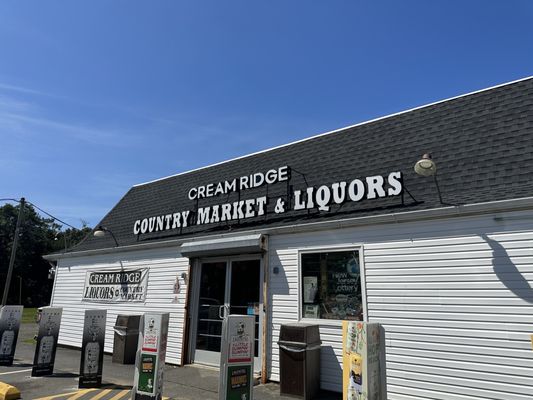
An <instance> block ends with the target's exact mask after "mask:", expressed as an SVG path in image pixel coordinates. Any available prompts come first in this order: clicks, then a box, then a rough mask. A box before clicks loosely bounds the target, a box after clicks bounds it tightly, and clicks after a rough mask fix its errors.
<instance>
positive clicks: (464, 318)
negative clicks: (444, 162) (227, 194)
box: [269, 212, 533, 400]
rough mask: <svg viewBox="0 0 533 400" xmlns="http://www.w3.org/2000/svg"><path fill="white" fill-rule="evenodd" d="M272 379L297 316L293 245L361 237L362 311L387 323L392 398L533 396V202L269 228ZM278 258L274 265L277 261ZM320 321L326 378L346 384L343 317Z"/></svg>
mask: <svg viewBox="0 0 533 400" xmlns="http://www.w3.org/2000/svg"><path fill="white" fill-rule="evenodd" d="M269 243H270V247H269V253H270V260H269V264H270V271H269V273H270V301H271V303H270V304H271V305H272V313H271V315H270V322H271V326H272V332H271V336H270V338H269V346H270V347H271V352H272V355H271V361H270V365H269V368H270V373H271V375H270V377H271V379H272V380H276V381H277V380H279V354H278V346H277V340H278V336H279V329H280V325H281V324H283V323H286V322H291V321H295V320H297V319H298V310H299V307H300V304H299V297H298V293H299V272H298V262H299V260H298V253H299V251H301V250H307V249H310V248H316V249H321V250H323V249H327V248H328V246H334V247H343V248H350V246H355V247H356V246H359V245H362V256H363V260H364V263H363V264H364V272H365V277H364V280H365V288H366V301H367V313H366V315H367V319H368V320H369V321H371V322H380V323H381V324H383V326H384V329H385V340H386V360H387V383H388V385H387V389H388V399H390V400H403V399H439V400H454V399H467V400H468V399H471V400H488V399H495V400H496V399H497V400H526V399H531V398H532V397H531V396H532V394H533V375H532V374H531V371H533V351H532V345H531V340H530V334H533V289H532V286H533V212H515V213H508V214H504V213H500V214H497V215H485V216H478V217H469V218H467V217H462V218H453V219H447V220H428V221H423V222H416V223H414V222H413V223H401V224H400V223H398V224H388V225H374V226H366V227H358V228H350V229H338V230H328V231H321V232H313V233H305V234H292V235H276V236H271V237H270V241H269ZM274 267H279V269H280V272H279V274H277V275H275V274H272V272H271V271H272V268H274ZM307 321H308V322H316V323H319V325H320V332H321V339H322V342H323V347H322V365H321V386H322V388H324V389H329V390H335V391H342V374H341V371H342V363H341V362H342V330H341V323H340V322H332V321H320V320H314V321H313V320H311V321H309V320H306V322H307Z"/></svg>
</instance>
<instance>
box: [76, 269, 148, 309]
mask: <svg viewBox="0 0 533 400" xmlns="http://www.w3.org/2000/svg"><path fill="white" fill-rule="evenodd" d="M147 286H148V268H142V269H119V270H101V271H87V273H86V274H85V286H84V287H83V295H82V298H81V300H82V301H85V302H97V303H132V302H144V301H145V300H146V289H147Z"/></svg>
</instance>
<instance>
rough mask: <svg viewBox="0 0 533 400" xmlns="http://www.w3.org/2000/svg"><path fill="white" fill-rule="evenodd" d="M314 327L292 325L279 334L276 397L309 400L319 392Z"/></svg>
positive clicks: (318, 363)
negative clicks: (289, 396)
mask: <svg viewBox="0 0 533 400" xmlns="http://www.w3.org/2000/svg"><path fill="white" fill-rule="evenodd" d="M321 343H322V342H321V341H320V332H319V330H318V325H310V324H303V323H292V324H285V325H282V326H281V330H280V333H279V341H278V346H279V364H280V365H279V368H280V394H282V395H283V394H286V395H291V396H299V397H302V398H303V399H306V400H310V399H312V398H314V397H315V396H316V394H317V393H318V391H319V389H320V344H321Z"/></svg>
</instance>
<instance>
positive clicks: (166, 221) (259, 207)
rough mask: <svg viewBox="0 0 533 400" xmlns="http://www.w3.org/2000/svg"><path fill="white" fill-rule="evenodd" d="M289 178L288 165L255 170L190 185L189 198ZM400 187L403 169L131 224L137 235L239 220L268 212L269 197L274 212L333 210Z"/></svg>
mask: <svg viewBox="0 0 533 400" xmlns="http://www.w3.org/2000/svg"><path fill="white" fill-rule="evenodd" d="M289 178H290V169H289V167H288V166H283V167H280V168H278V169H272V170H269V171H267V172H266V173H263V172H257V173H254V174H250V175H245V176H241V177H239V178H235V179H232V180H229V181H228V180H226V181H223V182H214V183H209V184H207V185H204V186H198V187H193V188H191V189H189V191H188V198H189V199H190V200H195V201H196V200H201V199H207V198H210V197H214V196H218V195H222V194H230V193H232V192H240V193H241V194H242V193H245V192H246V190H248V189H253V188H257V187H260V186H262V185H274V184H276V183H280V182H284V181H288V180H289ZM402 191H403V185H402V173H401V172H400V171H395V172H391V173H389V174H388V175H384V176H383V175H374V176H367V177H365V178H356V179H353V180H350V181H341V182H333V183H330V184H324V185H321V186H318V187H316V186H309V187H307V188H305V189H298V190H293V191H292V193H291V195H290V196H289V197H290V198H291V199H292V201H290V203H288V197H287V196H282V197H278V198H275V199H269V198H267V196H260V197H255V198H249V199H243V200H238V201H233V202H227V203H221V204H214V205H209V206H204V207H198V209H197V210H196V211H193V210H181V211H176V212H173V213H169V214H163V215H156V216H151V217H146V218H142V219H138V220H136V221H135V223H134V224H133V233H134V234H135V235H139V234H144V233H152V232H161V231H167V230H172V229H181V228H186V227H188V226H191V225H207V224H215V223H219V222H229V221H242V220H246V219H249V218H255V217H260V216H262V215H265V214H266V213H267V206H268V203H269V202H271V201H272V200H273V201H274V205H273V212H274V213H275V214H284V213H286V212H288V211H301V210H310V209H318V210H319V211H321V212H333V206H334V205H341V204H344V203H346V202H359V201H362V200H367V199H368V200H372V199H380V198H385V197H392V196H398V195H400V194H401V193H402Z"/></svg>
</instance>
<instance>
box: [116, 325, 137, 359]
mask: <svg viewBox="0 0 533 400" xmlns="http://www.w3.org/2000/svg"><path fill="white" fill-rule="evenodd" d="M140 320H141V316H140V315H118V316H117V321H116V322H115V326H114V330H115V336H114V340H113V362H114V363H118V364H135V355H136V353H137V342H138V340H139V322H140Z"/></svg>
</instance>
